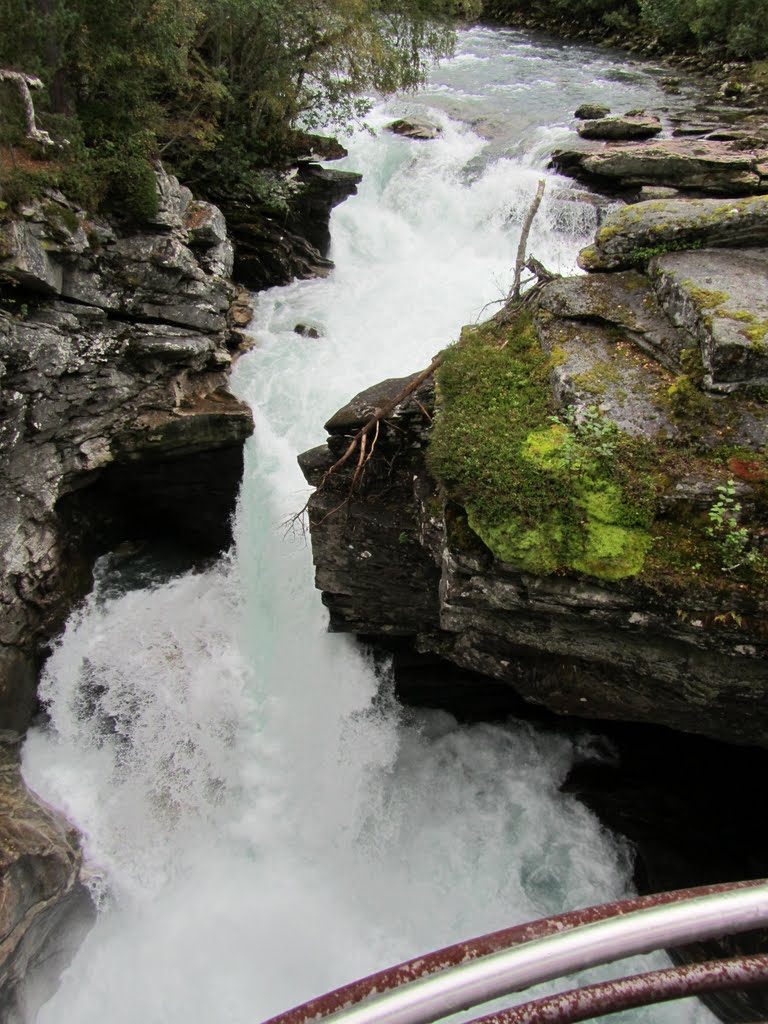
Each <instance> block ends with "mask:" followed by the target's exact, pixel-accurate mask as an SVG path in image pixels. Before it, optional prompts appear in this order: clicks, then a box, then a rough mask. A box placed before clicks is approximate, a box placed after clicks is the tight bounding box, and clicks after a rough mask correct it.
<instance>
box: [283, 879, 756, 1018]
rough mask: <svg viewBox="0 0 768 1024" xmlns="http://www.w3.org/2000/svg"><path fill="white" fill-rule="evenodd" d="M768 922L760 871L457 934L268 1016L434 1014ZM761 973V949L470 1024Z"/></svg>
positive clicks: (589, 1007)
mask: <svg viewBox="0 0 768 1024" xmlns="http://www.w3.org/2000/svg"><path fill="white" fill-rule="evenodd" d="M764 925H768V880H766V879H759V880H757V881H751V882H734V883H730V884H725V885H713V886H704V887H701V888H698V889H685V890H679V891H677V892H671V893H661V894H658V895H654V896H641V897H637V898H635V899H631V900H623V901H621V902H618V903H609V904H605V905H603V906H598V907H588V908H586V909H584V910H577V911H571V912H569V913H567V914H560V915H558V916H556V917H549V918H544V919H542V920H540V921H534V922H532V923H530V924H525V925H518V926H516V927H513V928H507V929H503V930H502V931H498V932H493V933H491V934H489V935H483V936H480V937H478V938H474V939H469V940H467V941H465V942H459V943H456V944H455V945H452V946H447V947H445V948H444V949H441V950H437V951H436V952H434V953H428V954H426V955H424V956H421V957H417V958H415V959H413V960H408V961H406V962H405V963H402V964H398V965H397V966H395V967H390V968H388V969H386V970H384V971H379V972H377V973H376V974H372V975H370V976H369V977H367V978H363V979H361V980H360V981H356V982H353V983H352V984H350V985H345V986H343V987H342V988H339V989H336V990H335V991H333V992H329V993H327V994H326V995H324V996H320V997H319V998H317V999H312V1000H310V1001H309V1002H307V1003H303V1004H302V1005H301V1006H297V1007H295V1008H294V1009H292V1010H288V1011H286V1012H285V1013H282V1014H280V1015H278V1016H277V1017H273V1018H271V1019H270V1020H269V1021H268V1022H266V1024H309V1022H310V1021H313V1022H314V1021H320V1020H322V1021H323V1022H324V1024H431V1022H433V1021H437V1020H440V1019H441V1018H442V1017H445V1016H448V1015H450V1014H453V1013H456V1012H458V1011H460V1010H466V1009H469V1008H470V1007H473V1006H477V1005H479V1004H481V1003H485V1002H488V1001H489V1000H492V999H497V998H499V997H501V996H504V995H508V994H510V993H511V992H517V991H522V990H524V989H527V988H530V987H531V986H532V985H536V984H538V983H540V982H543V981H551V980H553V979H555V978H559V977H562V976H563V975H564V974H567V973H569V972H571V971H577V970H582V969H584V968H587V967H593V966H596V965H598V964H604V963H610V962H612V961H614V960H620V959H622V958H624V957H627V956H633V955H635V954H637V953H646V952H650V951H651V950H655V949H661V948H665V947H666V948H671V947H674V946H677V945H682V944H685V943H687V942H694V941H699V940H704V939H710V938H715V937H720V936H723V935H731V934H736V933H738V932H743V931H749V930H751V929H753V928H757V927H761V926H764ZM766 983H768V956H750V957H746V956H745V957H735V958H732V959H730V960H718V961H710V962H708V963H704V964H694V965H688V966H683V967H672V968H668V969H667V970H664V971H653V972H649V973H647V974H642V975H634V976H632V977H628V978H622V979H619V980H617V981H609V982H603V983H601V984H598V985H589V986H585V987H584V988H581V989H575V990H571V991H568V992H562V993H559V994H558V995H555V996H548V997H546V998H544V999H539V1000H535V1001H533V1002H528V1003H524V1004H521V1005H518V1006H514V1007H510V1008H509V1009H506V1010H502V1011H497V1012H495V1013H492V1014H489V1015H486V1016H484V1017H479V1018H476V1020H475V1021H473V1022H471V1024H544V1022H547V1024H570V1022H572V1021H580V1020H590V1019H594V1018H595V1017H598V1016H602V1015H604V1014H606V1013H612V1012H614V1011H616V1010H620V1009H628V1008H632V1007H637V1006H643V1005H647V1004H650V1003H654V1002H662V1001H665V1000H669V999H677V998H681V997H683V996H690V995H697V994H700V993H704V992H712V991H719V990H722V989H726V988H743V987H749V986H753V985H764V984H766Z"/></svg>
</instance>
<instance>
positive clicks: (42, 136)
mask: <svg viewBox="0 0 768 1024" xmlns="http://www.w3.org/2000/svg"><path fill="white" fill-rule="evenodd" d="M0 82H13V83H14V84H15V85H16V88H17V89H18V90H19V95H20V96H21V102H22V105H23V107H24V121H25V127H26V129H27V138H28V139H32V140H33V142H39V143H40V145H41V146H43V147H45V146H55V145H67V140H66V139H63V140H62V142H61V143H56V142H54V141H53V139H52V138H51V136H50V135H49V134H48V132H44V131H42V130H41V129H40V128H38V127H37V122H36V119H35V105H34V103H33V102H32V93H31V92H30V91H29V90H30V89H42V87H43V83H42V82H41V81H40V79H39V78H36V77H35V76H34V75H26V74H24V72H23V71H11V70H10V69H9V68H0Z"/></svg>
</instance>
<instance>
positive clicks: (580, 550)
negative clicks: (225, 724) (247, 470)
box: [300, 197, 768, 747]
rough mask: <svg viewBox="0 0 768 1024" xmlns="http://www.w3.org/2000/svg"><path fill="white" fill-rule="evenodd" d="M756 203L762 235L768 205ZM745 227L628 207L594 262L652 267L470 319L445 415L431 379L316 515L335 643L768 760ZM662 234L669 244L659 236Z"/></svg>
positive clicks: (445, 395)
mask: <svg viewBox="0 0 768 1024" xmlns="http://www.w3.org/2000/svg"><path fill="white" fill-rule="evenodd" d="M745 202H747V203H749V204H750V205H749V218H750V220H751V218H752V217H753V216H758V215H759V216H762V214H763V213H764V212H765V210H766V209H768V198H763V197H759V198H755V199H752V200H746V201H745ZM721 205H722V204H721ZM726 205H727V204H726ZM742 213H743V211H742V209H741V207H740V206H738V204H737V208H736V210H735V213H734V214H733V216H731V213H730V207H728V209H726V210H720V211H719V212H718V213H717V214H716V215H715V216H712V217H707V216H704V210H703V208H702V206H701V204H700V203H699V202H698V201H693V200H685V199H678V200H668V201H666V202H665V203H658V202H657V203H646V204H638V205H637V206H630V207H627V208H626V209H625V210H623V211H619V212H618V213H615V214H613V215H612V216H611V217H609V218H608V220H607V221H605V223H604V224H603V225H602V227H601V229H600V231H599V232H598V236H597V239H596V243H595V246H594V247H592V248H591V249H589V250H588V251H587V252H586V254H585V255H584V256H583V263H584V265H585V266H592V265H598V264H599V265H600V266H601V267H604V266H606V265H618V266H620V267H625V266H626V264H625V262H624V261H621V260H620V261H618V264H614V263H613V262H612V258H609V257H607V256H606V257H603V256H601V257H600V258H599V259H598V257H597V256H596V255H595V254H596V253H601V254H604V253H609V252H617V251H619V250H621V251H622V252H623V251H630V252H633V253H634V257H633V259H632V260H631V261H630V263H631V268H630V269H617V270H603V269H601V270H600V271H599V272H593V273H590V274H588V275H586V276H583V277H575V278H568V279H557V280H555V281H553V282H552V283H551V284H549V285H547V286H546V287H544V288H543V289H542V290H541V292H540V294H539V296H538V301H537V302H535V303H529V304H528V306H527V308H525V309H523V310H518V311H515V312H513V311H511V310H506V311H503V312H502V313H501V314H500V315H499V316H497V317H496V318H494V320H493V321H490V322H489V323H488V324H486V325H482V326H481V327H479V328H478V327H473V328H467V329H465V331H464V332H463V333H462V338H461V341H460V342H459V344H458V345H457V346H454V347H453V348H452V349H449V350H446V352H445V354H444V362H443V366H442V367H441V369H440V371H439V373H438V400H437V402H436V401H435V394H434V386H433V385H432V384H431V383H429V382H428V383H425V384H422V385H421V387H420V388H419V389H418V391H417V392H416V393H415V394H414V395H413V396H412V397H410V398H408V399H407V400H406V401H404V402H402V403H401V405H400V406H399V407H398V408H397V409H396V411H395V413H394V415H393V417H392V418H391V419H390V420H389V421H388V422H387V423H386V425H384V426H383V427H382V429H381V430H380V432H379V435H378V440H377V444H376V449H375V453H374V455H373V457H372V458H371V459H370V460H369V461H368V462H367V464H366V470H365V475H364V477H363V480H362V482H360V481H358V485H357V486H356V487H355V488H354V489H353V488H352V479H351V477H352V473H353V472H354V468H352V469H350V470H349V471H347V470H346V469H343V470H342V471H340V472H338V473H336V474H334V475H333V476H331V477H330V478H329V479H328V480H327V481H326V483H325V485H324V486H322V487H320V488H318V490H317V491H316V493H315V495H314V496H313V498H312V500H311V503H310V524H311V531H312V545H313V552H314V559H315V564H316V568H317V586H318V587H319V588H320V589H321V590H322V591H323V600H324V602H325V604H326V605H327V606H328V608H329V611H330V620H331V628H332V629H334V630H344V631H351V632H355V633H358V634H361V635H365V636H367V637H374V638H379V639H384V640H389V641H391V640H392V638H396V639H397V640H398V642H399V643H400V644H402V643H407V644H408V645H409V646H410V647H411V648H412V649H415V650H416V651H418V652H422V653H426V654H429V655H437V656H439V657H440V658H442V659H444V660H445V661H446V662H448V663H452V664H453V665H454V666H457V667H458V668H460V669H462V670H466V671H467V672H468V673H472V674H468V675H467V676H466V679H467V680H469V682H468V683H467V685H476V683H477V680H478V679H479V678H480V677H485V678H489V679H492V680H496V681H498V682H500V683H502V684H504V685H506V686H508V687H509V688H510V689H512V690H514V691H515V693H516V694H518V695H520V696H522V697H523V698H524V699H525V700H526V701H528V702H531V703H532V704H535V705H540V706H541V705H543V706H544V707H546V708H547V709H549V710H551V711H554V712H555V713H557V714H565V715H575V716H581V717H585V718H589V719H592V720H595V719H601V720H610V719H613V720H620V721H626V722H639V723H655V724H658V725H664V726H669V727H672V728H674V729H678V730H682V731H686V732H691V733H698V734H701V735H703V736H708V737H712V738H715V739H719V740H723V741H726V742H730V743H736V744H746V745H749V744H754V745H757V746H762V747H765V746H768V671H766V664H767V663H766V659H767V658H768V596H767V593H766V582H768V551H767V550H766V536H767V535H768V461H766V445H767V444H768V410H767V409H766V390H765V388H766V383H768V378H767V377H766V361H765V360H766V355H765V353H766V345H765V342H764V340H763V339H764V337H765V336H766V334H768V319H767V318H766V316H765V312H766V311H765V308H764V302H765V300H764V296H763V290H762V288H760V287H757V284H756V282H758V281H759V280H764V275H765V269H764V268H765V260H766V250H765V249H764V248H754V247H746V248H744V247H742V246H743V245H744V243H745V242H746V244H747V245H748V246H758V245H761V244H762V245H766V244H767V243H768V234H766V233H765V228H760V229H758V230H755V231H752V230H751V229H750V231H749V232H748V233H747V234H746V235H745V234H743V233H742V228H743V221H742V216H741V214H742ZM704 221H706V225H708V226H706V225H705V226H702V224H703V222H704ZM683 222H685V223H689V224H693V223H695V224H696V225H698V226H697V227H696V231H697V232H699V233H698V234H695V236H693V235H691V234H686V232H685V231H683V230H681V231H679V232H678V233H675V230H674V225H679V224H680V223H683ZM660 225H665V227H664V230H663V231H661V230H658V228H659V226H660ZM731 226H732V230H731ZM707 231H709V232H711V235H707V233H706V232H707ZM633 232H640V233H639V234H634V235H633V234H632V233H633ZM648 233H650V234H651V235H655V237H657V238H658V239H661V244H657V245H656V246H655V248H653V249H651V248H650V247H649V246H647V245H645V244H643V245H637V244H635V243H636V241H637V239H638V238H642V239H643V240H644V239H645V238H646V237H647V235H648ZM691 238H694V241H693V242H691ZM630 239H634V240H630ZM670 239H671V241H669V240H670ZM665 241H666V242H667V244H668V245H669V251H665V244H664V242H665ZM709 242H712V243H713V244H715V245H717V246H718V248H709V247H708V243H709ZM690 244H693V245H694V246H695V247H694V248H692V249H688V248H686V246H687V245H690ZM699 246H701V248H698V247H699ZM601 260H602V262H600V261H601ZM405 383H406V381H400V380H396V381H386V382H384V383H383V384H381V385H379V386H377V387H375V388H372V389H370V390H368V391H366V392H363V393H362V394H361V395H359V396H357V397H356V398H355V399H353V401H352V402H351V403H350V404H349V405H348V406H347V407H345V408H344V409H343V410H340V412H339V413H337V414H336V415H335V416H334V417H333V418H332V419H331V420H330V421H329V422H328V424H327V425H326V427H327V429H328V431H329V434H330V436H329V438H328V442H327V445H326V446H323V447H321V448H319V449H314V450H313V451H311V452H307V453H305V454H304V455H303V456H301V457H300V463H301V465H302V468H303V470H304V473H305V475H306V477H307V479H308V480H309V482H310V483H314V484H319V483H320V481H321V480H322V477H323V474H324V473H325V471H326V470H327V469H328V467H329V466H330V465H331V464H332V463H333V462H334V460H335V459H336V458H338V456H339V455H340V454H341V453H342V452H343V451H344V450H345V449H346V447H347V445H348V444H349V440H350V437H351V436H352V435H353V434H354V432H355V430H356V429H358V428H359V427H360V426H361V425H362V424H363V423H364V422H365V421H366V419H367V418H368V417H369V416H370V414H371V412H372V411H374V410H375V409H377V408H381V407H382V406H383V405H385V404H386V403H387V402H388V401H390V400H391V399H392V398H393V397H394V396H396V395H398V394H399V392H400V390H401V389H402V387H403V385H404V384H405ZM355 461H356V460H354V459H353V460H351V462H355ZM333 510H336V511H333Z"/></svg>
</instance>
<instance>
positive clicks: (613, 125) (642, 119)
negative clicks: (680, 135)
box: [576, 114, 661, 141]
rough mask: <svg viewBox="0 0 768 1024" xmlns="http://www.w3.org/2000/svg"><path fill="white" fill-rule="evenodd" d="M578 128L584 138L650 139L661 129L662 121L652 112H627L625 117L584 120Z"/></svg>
mask: <svg viewBox="0 0 768 1024" xmlns="http://www.w3.org/2000/svg"><path fill="white" fill-rule="evenodd" d="M576 130H577V131H578V133H579V135H580V136H581V137H582V138H583V139H606V140H610V141H629V140H631V139H650V138H652V137H653V136H654V135H658V134H659V132H660V131H661V121H660V120H659V119H658V117H654V116H653V115H652V114H636V115H628V114H625V115H624V116H623V117H618V116H617V117H603V118H600V119H599V120H594V121H584V123H583V124H580V125H579V126H578V128H577V129H576Z"/></svg>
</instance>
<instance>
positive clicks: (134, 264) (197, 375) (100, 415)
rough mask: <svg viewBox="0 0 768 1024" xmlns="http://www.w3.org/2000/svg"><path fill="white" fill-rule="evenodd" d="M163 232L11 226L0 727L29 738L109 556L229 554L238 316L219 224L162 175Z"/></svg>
mask: <svg viewBox="0 0 768 1024" xmlns="http://www.w3.org/2000/svg"><path fill="white" fill-rule="evenodd" d="M158 187H159V190H160V199H161V202H160V210H159V213H158V215H157V217H156V220H155V222H154V223H153V224H145V225H141V226H127V225H122V226H120V225H118V224H117V223H116V222H114V221H113V222H108V221H106V220H103V219H100V218H95V217H91V216H88V215H86V214H85V212H84V211H81V210H78V209H75V208H73V207H72V206H71V205H70V204H69V203H68V202H67V200H66V199H65V198H64V197H63V196H60V195H56V194H51V195H49V196H47V197H46V198H45V199H43V200H42V201H38V202H35V203H32V204H30V205H29V206H26V207H24V208H22V209H21V211H20V212H19V214H18V216H13V217H10V218H8V219H6V220H5V221H4V222H3V223H0V256H1V257H2V258H1V259H0V281H2V287H3V297H4V303H3V307H2V308H0V366H1V367H2V368H1V369H0V373H2V394H1V399H2V403H3V410H2V411H3V419H2V434H1V435H0V459H2V466H3V476H2V489H1V490H0V518H1V520H2V542H1V543H2V548H1V549H0V552H1V553H0V557H1V558H2V563H3V567H4V574H3V580H2V584H1V586H2V591H0V601H1V602H2V606H3V625H2V636H0V644H1V646H0V726H1V727H3V728H6V729H15V730H17V731H23V730H24V729H25V728H26V726H27V724H28V722H29V719H30V716H31V713H32V710H33V706H34V699H35V681H36V658H37V657H38V655H39V653H40V651H41V649H42V648H43V647H44V644H45V643H46V641H47V639H48V637H50V635H51V633H52V632H53V631H54V630H55V629H56V628H57V627H58V626H59V625H60V624H61V622H62V619H63V617H64V616H65V615H66V613H67V612H68V610H69V608H70V607H71V605H72V601H73V600H74V599H75V598H76V597H77V596H78V595H79V594H82V593H83V592H84V590H85V589H86V588H87V586H88V585H89V579H90V578H89V572H90V563H91V561H92V559H93V557H94V555H95V553H97V552H98V550H99V549H102V550H103V549H104V548H105V547H106V546H107V545H109V544H110V543H114V542H115V541H116V540H121V539H123V538H125V537H127V536H136V535H138V536H147V535H150V536H152V535H155V536H156V535H162V534H163V533H166V534H169V535H171V536H173V537H176V538H183V539H184V540H186V541H187V542H189V543H190V544H191V545H192V546H194V547H196V548H197V549H198V550H200V551H201V552H204V553H214V552H216V551H219V550H221V549H222V548H223V547H225V546H226V545H227V543H228V541H229V526H228V523H229V518H230V516H231V513H232V511H233V509H234V501H235V498H236V494H237V489H238V485H239V480H240V475H241V467H242V446H243V442H244V440H245V438H246V437H247V436H248V435H249V434H250V432H251V430H252V418H251V414H250V411H249V410H248V409H247V407H245V406H244V405H243V404H242V403H241V402H239V401H238V400H237V399H235V398H234V397H233V396H232V395H231V394H230V393H229V391H228V390H227V372H228V368H229V365H230V363H231V361H232V357H233V354H234V353H236V351H237V349H238V347H239V346H240V345H241V344H242V336H241V335H240V334H239V333H238V332H237V331H236V330H233V329H232V327H231V326H230V324H231V323H232V322H233V320H234V319H237V318H238V317H239V318H240V319H242V310H243V308H244V307H243V305H242V303H240V304H239V305H238V302H237V301H236V300H237V299H238V296H237V295H236V293H235V290H234V289H233V287H232V285H231V284H230V283H229V280H228V278H229V274H230V272H231V269H232V259H233V253H232V246H231V243H230V242H229V240H228V239H227V235H226V229H225V226H224V220H223V217H222V216H221V214H220V213H219V211H218V210H217V209H216V208H215V207H213V206H210V205H208V204H206V203H201V202H194V201H193V200H192V195H191V193H190V192H189V191H188V190H187V189H184V188H182V187H180V186H179V184H178V182H177V181H176V180H175V179H173V178H169V177H168V176H167V175H165V174H161V175H160V177H159V184H158Z"/></svg>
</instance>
